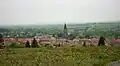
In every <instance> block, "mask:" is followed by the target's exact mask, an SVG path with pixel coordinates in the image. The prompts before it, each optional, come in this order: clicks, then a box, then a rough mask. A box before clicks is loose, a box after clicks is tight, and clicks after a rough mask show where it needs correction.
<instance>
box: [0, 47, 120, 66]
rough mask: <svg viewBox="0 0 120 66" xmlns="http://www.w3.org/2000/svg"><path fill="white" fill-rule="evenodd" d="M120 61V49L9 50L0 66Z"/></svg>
mask: <svg viewBox="0 0 120 66" xmlns="http://www.w3.org/2000/svg"><path fill="white" fill-rule="evenodd" d="M119 59H120V47H67V48H63V47H62V48H47V47H41V48H9V49H7V50H6V49H1V50H0V66H105V65H107V64H108V63H111V62H114V61H117V60H119Z"/></svg>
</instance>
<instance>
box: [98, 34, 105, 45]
mask: <svg viewBox="0 0 120 66" xmlns="http://www.w3.org/2000/svg"><path fill="white" fill-rule="evenodd" d="M104 45H105V38H104V37H103V36H101V37H100V39H99V43H98V46H104Z"/></svg>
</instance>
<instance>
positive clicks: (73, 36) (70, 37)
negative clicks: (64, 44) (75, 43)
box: [68, 34, 76, 40]
mask: <svg viewBox="0 0 120 66" xmlns="http://www.w3.org/2000/svg"><path fill="white" fill-rule="evenodd" d="M74 38H76V35H74V34H70V35H68V39H70V40H73V39H74Z"/></svg>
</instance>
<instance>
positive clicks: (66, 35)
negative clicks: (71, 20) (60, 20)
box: [63, 23, 68, 38]
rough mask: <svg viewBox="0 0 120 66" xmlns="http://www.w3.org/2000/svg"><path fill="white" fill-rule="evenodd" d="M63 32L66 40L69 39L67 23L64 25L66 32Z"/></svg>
mask: <svg viewBox="0 0 120 66" xmlns="http://www.w3.org/2000/svg"><path fill="white" fill-rule="evenodd" d="M63 32H64V38H67V37H68V29H67V25H66V23H65V24H64V30H63Z"/></svg>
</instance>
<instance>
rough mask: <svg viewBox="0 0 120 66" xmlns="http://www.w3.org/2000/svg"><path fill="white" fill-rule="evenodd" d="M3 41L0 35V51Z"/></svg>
mask: <svg viewBox="0 0 120 66" xmlns="http://www.w3.org/2000/svg"><path fill="white" fill-rule="evenodd" d="M3 42H4V40H3V36H2V35H1V34H0V49H1V48H3V44H4V43H3Z"/></svg>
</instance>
